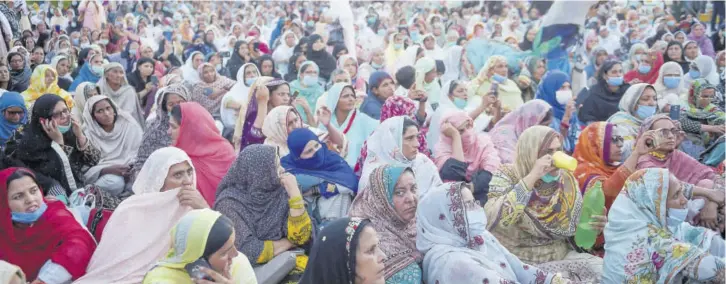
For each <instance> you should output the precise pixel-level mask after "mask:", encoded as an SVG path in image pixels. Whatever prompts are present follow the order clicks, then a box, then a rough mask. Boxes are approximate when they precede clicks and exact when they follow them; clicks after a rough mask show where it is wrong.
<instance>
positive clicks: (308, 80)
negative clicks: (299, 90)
mask: <svg viewBox="0 0 726 284" xmlns="http://www.w3.org/2000/svg"><path fill="white" fill-rule="evenodd" d="M317 83H318V76H314V75H306V76H304V77H303V84H305V86H308V87H310V86H314V85H315V84H317Z"/></svg>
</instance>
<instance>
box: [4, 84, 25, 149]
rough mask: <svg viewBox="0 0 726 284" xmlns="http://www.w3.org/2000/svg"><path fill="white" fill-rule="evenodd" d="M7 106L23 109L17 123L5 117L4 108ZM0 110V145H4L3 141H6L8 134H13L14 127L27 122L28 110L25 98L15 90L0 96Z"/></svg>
mask: <svg viewBox="0 0 726 284" xmlns="http://www.w3.org/2000/svg"><path fill="white" fill-rule="evenodd" d="M9 107H19V108H21V109H23V118H21V119H20V122H18V123H12V122H10V121H7V120H6V119H5V115H4V114H5V110H6V109H8V108H9ZM0 111H2V112H3V116H2V119H1V120H0V146H4V145H5V142H7V141H8V139H9V138H10V136H12V135H13V132H15V129H17V128H18V127H20V126H21V125H25V124H26V123H28V110H27V109H26V108H25V100H24V99H23V96H22V95H21V94H20V93H17V92H6V93H4V94H2V97H0Z"/></svg>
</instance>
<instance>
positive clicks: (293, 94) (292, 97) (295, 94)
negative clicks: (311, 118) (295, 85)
mask: <svg viewBox="0 0 726 284" xmlns="http://www.w3.org/2000/svg"><path fill="white" fill-rule="evenodd" d="M298 95H300V92H299V91H295V92H294V93H292V96H290V105H292V104H293V103H294V102H295V99H297V96H298Z"/></svg>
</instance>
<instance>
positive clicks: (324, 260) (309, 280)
mask: <svg viewBox="0 0 726 284" xmlns="http://www.w3.org/2000/svg"><path fill="white" fill-rule="evenodd" d="M351 221H352V218H349V217H346V218H340V219H337V220H335V221H332V222H330V223H328V224H327V225H326V226H325V227H324V228H323V229H322V230H321V231H320V233H319V234H318V236H317V237H316V240H315V242H314V244H313V248H312V251H311V252H310V261H309V263H310V264H309V265H308V267H307V269H305V273H304V274H303V276H302V279H300V282H299V283H300V284H316V283H353V280H354V279H355V278H356V274H357V273H356V271H355V267H356V258H357V253H358V247H359V245H360V237H361V234H362V232H363V230H364V229H365V228H366V227H371V226H370V225H371V221H370V220H368V219H363V220H360V223H358V226H356V227H349V226H350V225H351ZM348 229H352V230H353V232H350V234H351V236H350V240H348V234H349V232H348V231H347V230H348ZM374 230H375V229H374ZM348 241H349V242H350V243H349V245H348ZM346 245H348V249H349V250H348V251H346Z"/></svg>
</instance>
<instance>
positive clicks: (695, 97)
mask: <svg viewBox="0 0 726 284" xmlns="http://www.w3.org/2000/svg"><path fill="white" fill-rule="evenodd" d="M720 95H721V94H719V93H718V91H717V90H716V86H714V85H711V84H709V83H708V82H707V81H706V80H704V79H699V80H696V81H695V82H693V85H692V87H691V91H690V92H689V93H688V106H684V110H685V111H684V112H683V113H682V115H681V117H680V119H679V121H680V122H681V125H682V126H683V130H684V131H685V132H686V140H684V141H683V144H681V149H682V150H683V151H685V152H686V153H687V154H688V155H690V156H691V157H693V158H696V159H698V158H699V157H700V156H701V153H703V151H704V150H705V149H706V148H708V147H709V146H711V144H713V143H718V142H719V141H718V138H719V137H720V136H722V135H723V134H724V131H725V130H726V129H724V126H723V125H724V122H725V121H726V113H724V112H723V111H722V110H720V109H719V108H718V107H717V106H716V105H714V104H713V103H712V101H713V98H714V97H715V96H720ZM720 143H723V142H720ZM711 162H713V161H711ZM713 164H716V165H718V164H720V161H717V162H715V163H713Z"/></svg>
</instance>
